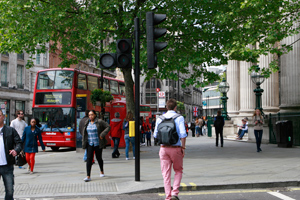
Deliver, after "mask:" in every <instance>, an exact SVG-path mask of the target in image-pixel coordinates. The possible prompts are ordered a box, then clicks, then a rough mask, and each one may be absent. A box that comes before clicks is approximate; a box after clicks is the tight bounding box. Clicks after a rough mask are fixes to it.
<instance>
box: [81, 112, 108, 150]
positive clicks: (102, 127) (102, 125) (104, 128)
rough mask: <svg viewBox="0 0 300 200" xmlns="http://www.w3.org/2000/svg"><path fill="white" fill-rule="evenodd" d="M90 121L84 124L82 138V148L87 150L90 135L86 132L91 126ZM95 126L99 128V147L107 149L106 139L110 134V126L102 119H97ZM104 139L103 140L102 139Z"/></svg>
mask: <svg viewBox="0 0 300 200" xmlns="http://www.w3.org/2000/svg"><path fill="white" fill-rule="evenodd" d="M89 122H90V120H86V121H85V124H84V129H83V133H84V134H83V136H82V148H83V149H86V148H87V145H88V133H87V131H86V128H87V126H88V125H89ZM95 124H96V126H97V131H98V137H99V147H100V148H102V149H103V148H105V147H106V139H105V136H106V135H107V134H108V132H109V130H110V126H109V124H108V123H106V122H105V121H103V120H102V119H98V118H96V119H95ZM100 137H102V138H103V139H100Z"/></svg>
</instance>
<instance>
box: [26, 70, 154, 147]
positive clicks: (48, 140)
mask: <svg viewBox="0 0 300 200" xmlns="http://www.w3.org/2000/svg"><path fill="white" fill-rule="evenodd" d="M100 84H101V76H100V75H99V74H93V73H88V72H84V71H79V70H76V69H70V68H63V69H61V68H53V69H46V70H41V71H38V73H37V78H36V82H35V89H34V95H33V106H32V112H33V117H35V118H38V119H39V120H40V123H41V125H42V127H41V130H42V136H43V142H44V144H45V146H48V147H51V149H52V150H58V149H59V148H60V147H76V146H77V147H81V135H80V134H79V132H78V126H77V125H78V124H79V122H80V120H81V119H82V118H83V117H84V115H85V110H87V109H88V110H92V109H94V110H96V113H97V115H98V117H99V116H100V112H101V107H100V105H96V106H93V105H92V103H91V101H90V95H91V92H92V91H93V90H94V89H96V88H100ZM103 89H104V90H107V91H110V92H111V93H112V95H113V96H114V100H113V101H112V102H110V103H106V105H105V116H104V120H105V121H106V122H108V123H109V121H110V119H112V118H114V112H115V110H113V109H116V108H117V109H118V112H121V111H122V110H123V111H122V113H123V114H122V115H121V116H122V117H121V119H122V120H123V119H124V118H125V116H126V102H125V100H126V98H125V83H124V81H122V80H118V79H113V78H110V77H105V76H104V82H103ZM116 102H123V104H124V108H123V109H121V108H120V107H116V108H112V106H111V105H114V104H115V103H116ZM140 109H141V110H140V113H141V116H144V120H145V123H146V124H147V125H148V126H149V127H150V125H151V120H152V115H151V111H150V107H149V106H146V105H141V107H140ZM112 110H113V112H111V111H112ZM123 134H124V132H123ZM107 141H108V145H110V140H109V139H108V136H107Z"/></svg>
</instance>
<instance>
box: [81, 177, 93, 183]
mask: <svg viewBox="0 0 300 200" xmlns="http://www.w3.org/2000/svg"><path fill="white" fill-rule="evenodd" d="M83 180H84V181H85V182H89V181H91V180H92V179H91V178H88V177H85V178H84V179H83Z"/></svg>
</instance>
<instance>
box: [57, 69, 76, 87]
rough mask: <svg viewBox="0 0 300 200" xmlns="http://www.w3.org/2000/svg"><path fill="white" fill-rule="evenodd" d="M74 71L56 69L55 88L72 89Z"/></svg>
mask: <svg viewBox="0 0 300 200" xmlns="http://www.w3.org/2000/svg"><path fill="white" fill-rule="evenodd" d="M73 75H74V72H73V71H66V70H62V71H56V76H55V85H54V89H71V88H72V83H73Z"/></svg>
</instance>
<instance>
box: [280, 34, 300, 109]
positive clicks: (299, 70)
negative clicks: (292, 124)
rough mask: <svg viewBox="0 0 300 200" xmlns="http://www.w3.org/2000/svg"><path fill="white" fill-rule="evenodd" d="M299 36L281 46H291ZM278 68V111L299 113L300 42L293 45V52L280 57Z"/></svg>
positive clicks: (288, 39)
mask: <svg viewBox="0 0 300 200" xmlns="http://www.w3.org/2000/svg"><path fill="white" fill-rule="evenodd" d="M299 38H300V34H298V35H294V36H291V37H288V38H286V39H284V40H282V42H281V44H287V45H289V44H292V43H293V42H295V41H296V40H298V39H299ZM280 60H281V63H280V64H281V66H280V111H281V112H299V111H300V87H299V85H300V78H299V77H300V41H298V42H296V43H295V44H293V50H292V51H290V52H289V53H288V54H285V55H282V56H281V58H280Z"/></svg>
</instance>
